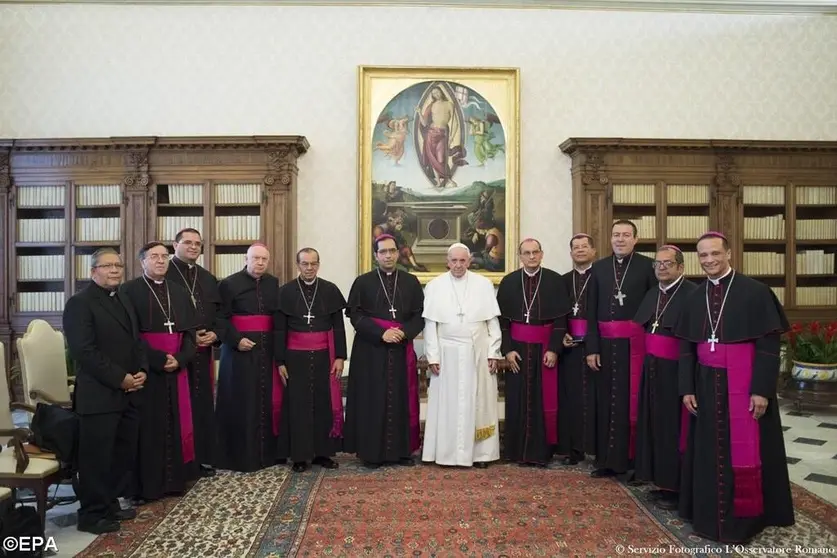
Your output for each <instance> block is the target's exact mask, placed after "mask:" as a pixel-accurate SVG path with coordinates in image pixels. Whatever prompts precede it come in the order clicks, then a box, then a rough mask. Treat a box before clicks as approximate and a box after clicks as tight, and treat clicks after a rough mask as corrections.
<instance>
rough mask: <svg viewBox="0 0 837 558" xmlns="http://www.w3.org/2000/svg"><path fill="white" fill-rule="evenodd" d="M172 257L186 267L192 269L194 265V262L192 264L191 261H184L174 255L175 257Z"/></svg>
mask: <svg viewBox="0 0 837 558" xmlns="http://www.w3.org/2000/svg"><path fill="white" fill-rule="evenodd" d="M174 259H176V260H177V261H179V262H180V263H182V264H183V265H185V266H186V267H187V268H189V269H192V268H193V267H195V264H193V263H189V262H187V261H185V260H181V259H180V258H178V257H177V256H175V257H174Z"/></svg>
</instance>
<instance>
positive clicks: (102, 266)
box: [93, 263, 125, 269]
mask: <svg viewBox="0 0 837 558" xmlns="http://www.w3.org/2000/svg"><path fill="white" fill-rule="evenodd" d="M124 267H125V264H121V263H109V264H99V265H94V266H93V269H123V268H124Z"/></svg>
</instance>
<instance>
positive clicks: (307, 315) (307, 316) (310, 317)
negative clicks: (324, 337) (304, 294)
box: [302, 310, 314, 325]
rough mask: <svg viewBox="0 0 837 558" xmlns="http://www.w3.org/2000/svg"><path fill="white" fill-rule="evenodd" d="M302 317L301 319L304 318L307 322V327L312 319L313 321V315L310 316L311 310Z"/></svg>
mask: <svg viewBox="0 0 837 558" xmlns="http://www.w3.org/2000/svg"><path fill="white" fill-rule="evenodd" d="M302 317H303V318H305V319H306V320H308V324H309V325H310V324H311V320H312V319H314V315H313V314H311V310H309V311H308V313H307V314H305V315H304V316H302Z"/></svg>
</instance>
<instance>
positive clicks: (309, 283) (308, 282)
mask: <svg viewBox="0 0 837 558" xmlns="http://www.w3.org/2000/svg"><path fill="white" fill-rule="evenodd" d="M300 279H301V280H302V282H303V283H305V284H306V285H308V286H309V287H310V286H311V285H313V284H314V283H316V282H317V278H316V277H314V278H313V279H312V280H311V281H306V280H305V279H302V277H300Z"/></svg>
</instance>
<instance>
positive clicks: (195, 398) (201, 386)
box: [166, 257, 224, 465]
mask: <svg viewBox="0 0 837 558" xmlns="http://www.w3.org/2000/svg"><path fill="white" fill-rule="evenodd" d="M166 278H167V279H168V280H169V281H171V282H173V283H177V284H179V285H182V286H183V287H184V288H185V289H187V290H188V291H189V295H190V296H189V299H190V301H191V302H192V304H193V305H194V307H195V314H196V321H197V329H198V330H200V329H205V330H207V331H212V332H215V335H216V337H218V341H216V343H215V346H216V347H217V346H220V344H221V339H222V338H223V333H224V332H223V331H222V328H221V326H222V323H221V321H220V320H219V316H218V315H219V313H220V310H221V294H220V293H219V292H218V281H217V279H215V276H214V275H212V274H211V273H210V272H209V271H207V270H206V269H204V268H203V267H201V266H199V265H190V264H187V263H186V262H183V261H181V260H179V259H178V258H176V257H175V258H172V260H171V263H170V264H169V270H168V273H167V274H166ZM212 349H213V348H212V347H197V351H196V353H195V359H194V360H193V361H192V362H191V363H189V367H188V368H187V370H188V371H189V388H190V390H191V393H192V419H193V422H194V428H195V453H196V459H197V460H198V463H202V464H204V465H214V464H215V438H216V435H215V361H214V359H213V350H212Z"/></svg>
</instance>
